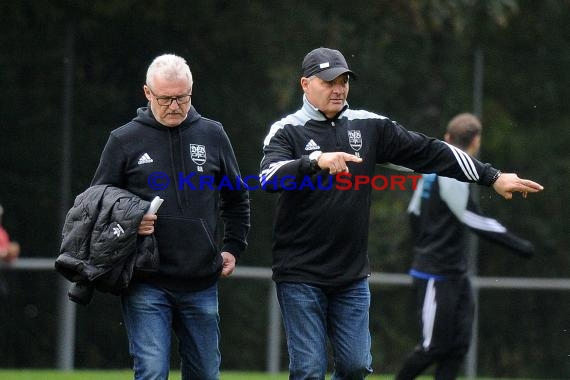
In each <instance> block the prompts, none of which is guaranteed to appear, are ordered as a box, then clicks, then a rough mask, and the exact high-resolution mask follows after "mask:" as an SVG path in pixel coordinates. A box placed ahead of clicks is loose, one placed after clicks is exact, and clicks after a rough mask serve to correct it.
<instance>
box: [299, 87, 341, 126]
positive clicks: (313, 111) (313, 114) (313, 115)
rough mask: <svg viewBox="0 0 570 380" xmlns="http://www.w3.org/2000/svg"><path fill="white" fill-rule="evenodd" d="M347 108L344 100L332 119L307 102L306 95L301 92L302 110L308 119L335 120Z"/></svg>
mask: <svg viewBox="0 0 570 380" xmlns="http://www.w3.org/2000/svg"><path fill="white" fill-rule="evenodd" d="M347 109H348V103H347V102H346V101H345V102H344V106H343V107H342V109H341V110H340V112H339V113H337V114H336V115H335V116H334V117H333V118H332V119H329V118H327V117H326V116H325V114H324V113H322V112H321V111H320V110H319V109H318V108H317V107H315V106H313V105H312V104H311V103H310V102H309V100H308V99H307V96H306V95H305V94H303V108H302V111H303V112H304V113H305V114H306V115H307V117H308V118H309V119H312V120H317V121H326V120H336V119H339V118H340V117H341V116H342V114H343V113H344V112H345V111H346V110H347Z"/></svg>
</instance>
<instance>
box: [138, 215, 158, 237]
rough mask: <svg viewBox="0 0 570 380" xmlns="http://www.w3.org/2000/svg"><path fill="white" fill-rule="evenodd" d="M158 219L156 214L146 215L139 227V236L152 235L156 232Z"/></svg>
mask: <svg viewBox="0 0 570 380" xmlns="http://www.w3.org/2000/svg"><path fill="white" fill-rule="evenodd" d="M156 219H157V216H156V214H145V215H144V216H143V218H142V221H141V224H140V225H139V229H138V233H139V235H151V234H152V233H153V232H154V221H155V220H156Z"/></svg>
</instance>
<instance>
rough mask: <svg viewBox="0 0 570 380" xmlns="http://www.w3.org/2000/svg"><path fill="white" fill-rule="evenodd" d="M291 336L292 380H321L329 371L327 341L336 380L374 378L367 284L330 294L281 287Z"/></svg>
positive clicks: (311, 288) (290, 284)
mask: <svg viewBox="0 0 570 380" xmlns="http://www.w3.org/2000/svg"><path fill="white" fill-rule="evenodd" d="M277 298H278V300H279V305H280V306H281V315H282V317H283V324H284V326H285V333H286V335H287V348H288V352H289V379H291V380H301V379H303V380H308V379H314V380H321V379H324V378H325V375H326V371H327V337H328V339H329V341H330V344H331V347H332V353H333V357H334V373H333V376H332V379H333V380H341V379H343V380H349V379H354V380H356V379H364V378H365V377H366V376H367V375H368V374H370V373H372V369H371V367H370V366H371V364H372V355H371V353H370V345H371V339H370V330H369V309H370V289H369V287H368V280H367V279H362V280H359V281H357V282H354V283H352V284H350V285H348V286H345V287H341V288H334V289H327V288H323V287H319V286H315V285H310V284H306V283H293V282H281V283H277Z"/></svg>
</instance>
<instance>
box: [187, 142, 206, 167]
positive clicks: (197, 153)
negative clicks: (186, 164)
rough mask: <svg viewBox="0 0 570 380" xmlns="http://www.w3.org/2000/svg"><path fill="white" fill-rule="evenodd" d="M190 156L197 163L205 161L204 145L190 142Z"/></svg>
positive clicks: (200, 163)
mask: <svg viewBox="0 0 570 380" xmlns="http://www.w3.org/2000/svg"><path fill="white" fill-rule="evenodd" d="M190 158H191V159H192V161H193V162H194V163H195V164H196V165H198V166H202V165H204V164H205V163H206V147H205V146H204V145H198V144H190Z"/></svg>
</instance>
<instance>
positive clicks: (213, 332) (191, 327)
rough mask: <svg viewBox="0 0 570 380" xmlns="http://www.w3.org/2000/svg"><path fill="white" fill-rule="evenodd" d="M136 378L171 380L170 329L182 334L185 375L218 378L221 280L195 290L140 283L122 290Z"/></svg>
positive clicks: (207, 379)
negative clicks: (180, 289)
mask: <svg viewBox="0 0 570 380" xmlns="http://www.w3.org/2000/svg"><path fill="white" fill-rule="evenodd" d="M122 307H123V318H124V321H125V326H126V329H127V335H128V338H129V350H130V353H131V356H132V357H133V362H134V364H133V369H134V372H135V380H166V379H167V378H168V372H169V368H170V345H171V329H172V330H174V333H175V334H176V336H177V338H178V347H179V348H178V351H179V353H180V358H181V372H182V380H191V379H196V380H211V379H212V380H214V379H215V380H218V379H219V376H220V374H219V370H220V361H221V357H220V350H219V347H218V345H219V339H220V329H219V321H220V318H219V315H218V287H217V284H215V285H213V286H211V287H209V288H207V289H204V290H201V291H195V292H179V291H170V290H166V289H163V288H160V287H157V286H154V285H149V284H135V285H133V286H131V288H129V291H128V292H127V293H125V294H124V295H123V296H122Z"/></svg>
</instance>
